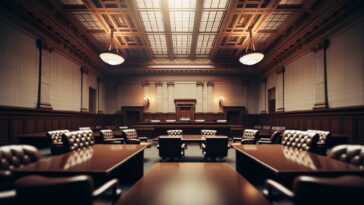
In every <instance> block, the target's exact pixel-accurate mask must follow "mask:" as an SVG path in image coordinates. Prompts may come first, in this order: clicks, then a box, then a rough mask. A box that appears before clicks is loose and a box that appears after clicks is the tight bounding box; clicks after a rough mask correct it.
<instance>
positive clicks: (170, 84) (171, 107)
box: [167, 82, 176, 112]
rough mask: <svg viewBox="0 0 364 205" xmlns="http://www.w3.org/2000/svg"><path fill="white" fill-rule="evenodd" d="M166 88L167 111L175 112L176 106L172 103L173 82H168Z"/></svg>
mask: <svg viewBox="0 0 364 205" xmlns="http://www.w3.org/2000/svg"><path fill="white" fill-rule="evenodd" d="M167 89H168V112H176V106H175V104H174V82H168V83H167Z"/></svg>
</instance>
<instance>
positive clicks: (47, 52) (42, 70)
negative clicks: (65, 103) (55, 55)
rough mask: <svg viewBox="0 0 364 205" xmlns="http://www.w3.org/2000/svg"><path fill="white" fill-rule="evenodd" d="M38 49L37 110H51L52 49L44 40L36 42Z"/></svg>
mask: <svg viewBox="0 0 364 205" xmlns="http://www.w3.org/2000/svg"><path fill="white" fill-rule="evenodd" d="M37 46H38V49H39V81H38V103H37V107H38V108H39V109H49V110H51V109H53V108H52V105H51V93H50V89H51V74H50V73H51V72H50V71H51V66H52V52H53V51H54V48H53V47H52V46H51V45H49V44H48V43H47V42H45V41H44V40H40V39H38V40H37Z"/></svg>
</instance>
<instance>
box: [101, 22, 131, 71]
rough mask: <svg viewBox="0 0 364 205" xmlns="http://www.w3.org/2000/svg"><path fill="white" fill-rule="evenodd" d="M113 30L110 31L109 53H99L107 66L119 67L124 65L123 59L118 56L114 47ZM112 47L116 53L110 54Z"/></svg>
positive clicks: (117, 51) (117, 50)
mask: <svg viewBox="0 0 364 205" xmlns="http://www.w3.org/2000/svg"><path fill="white" fill-rule="evenodd" d="M113 34H114V29H111V38H110V47H109V51H107V52H102V53H100V58H101V60H102V61H104V62H105V63H107V64H109V65H120V64H122V63H124V61H125V59H124V58H123V57H122V56H121V55H120V54H119V49H118V48H117V47H116V46H115V44H114V42H113V40H114V35H113ZM113 45H114V47H115V50H116V52H112V46H113Z"/></svg>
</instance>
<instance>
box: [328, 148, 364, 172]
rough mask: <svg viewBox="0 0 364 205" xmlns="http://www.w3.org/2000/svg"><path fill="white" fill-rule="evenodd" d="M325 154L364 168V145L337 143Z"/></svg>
mask: <svg viewBox="0 0 364 205" xmlns="http://www.w3.org/2000/svg"><path fill="white" fill-rule="evenodd" d="M327 155H328V156H329V157H331V158H334V159H337V160H340V161H343V162H347V163H350V164H354V165H356V166H359V167H360V168H362V169H364V145H348V144H343V145H337V146H335V147H333V148H332V149H331V150H329V151H328V153H327Z"/></svg>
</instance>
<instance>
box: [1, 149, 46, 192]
mask: <svg viewBox="0 0 364 205" xmlns="http://www.w3.org/2000/svg"><path fill="white" fill-rule="evenodd" d="M40 158H41V155H40V153H39V151H38V149H37V148H35V147H33V146H31V145H5V146H1V147H0V190H5V189H9V188H10V187H12V184H13V180H14V178H13V176H12V172H11V170H13V169H15V168H20V167H22V166H24V165H27V164H29V163H32V162H35V161H38V160H39V159H40Z"/></svg>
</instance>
